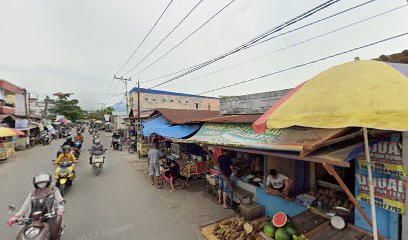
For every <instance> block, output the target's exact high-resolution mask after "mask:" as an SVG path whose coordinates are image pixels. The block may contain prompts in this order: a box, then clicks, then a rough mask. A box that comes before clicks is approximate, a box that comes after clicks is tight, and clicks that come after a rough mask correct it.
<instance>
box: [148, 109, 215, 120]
mask: <svg viewBox="0 0 408 240" xmlns="http://www.w3.org/2000/svg"><path fill="white" fill-rule="evenodd" d="M157 114H161V115H162V116H163V117H165V118H166V119H167V120H168V121H169V122H170V123H171V124H185V123H196V122H201V121H202V120H204V119H209V118H215V117H218V116H219V115H220V112H219V111H207V110H189V109H169V108H158V109H156V110H155V111H154V112H153V113H152V114H151V115H150V116H151V117H152V116H155V115H157Z"/></svg>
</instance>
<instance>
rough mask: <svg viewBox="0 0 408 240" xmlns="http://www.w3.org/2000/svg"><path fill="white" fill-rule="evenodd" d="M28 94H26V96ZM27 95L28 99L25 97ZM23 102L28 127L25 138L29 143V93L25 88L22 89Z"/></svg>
mask: <svg viewBox="0 0 408 240" xmlns="http://www.w3.org/2000/svg"><path fill="white" fill-rule="evenodd" d="M27 94H28V96H27ZM27 97H28V99H27ZM24 103H25V112H26V119H27V121H28V129H27V138H28V141H26V143H28V145H30V93H27V90H26V89H24Z"/></svg>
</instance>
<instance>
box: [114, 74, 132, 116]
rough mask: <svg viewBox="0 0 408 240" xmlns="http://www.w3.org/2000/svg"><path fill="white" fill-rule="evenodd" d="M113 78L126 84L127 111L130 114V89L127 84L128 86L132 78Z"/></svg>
mask: <svg viewBox="0 0 408 240" xmlns="http://www.w3.org/2000/svg"><path fill="white" fill-rule="evenodd" d="M113 78H114V79H117V80H120V81H122V82H123V83H124V84H125V86H126V93H125V96H126V111H127V112H128V113H129V98H128V87H127V84H128V82H130V81H132V79H130V78H123V77H120V78H118V77H116V75H114V76H113Z"/></svg>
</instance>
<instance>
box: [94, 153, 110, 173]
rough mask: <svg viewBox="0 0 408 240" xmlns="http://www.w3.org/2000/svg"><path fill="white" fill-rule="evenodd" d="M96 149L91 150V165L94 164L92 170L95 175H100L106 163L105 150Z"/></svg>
mask: <svg viewBox="0 0 408 240" xmlns="http://www.w3.org/2000/svg"><path fill="white" fill-rule="evenodd" d="M106 150H107V149H104V151H103V152H102V151H94V152H91V165H92V172H93V173H94V174H95V176H98V175H99V173H100V171H101V170H102V168H103V164H104V163H105V151H106Z"/></svg>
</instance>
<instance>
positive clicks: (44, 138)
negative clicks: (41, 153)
mask: <svg viewBox="0 0 408 240" xmlns="http://www.w3.org/2000/svg"><path fill="white" fill-rule="evenodd" d="M40 141H41V143H42V144H43V146H45V145H48V144H50V143H51V142H52V138H51V136H50V134H48V133H45V132H44V133H42V134H41V136H40Z"/></svg>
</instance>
